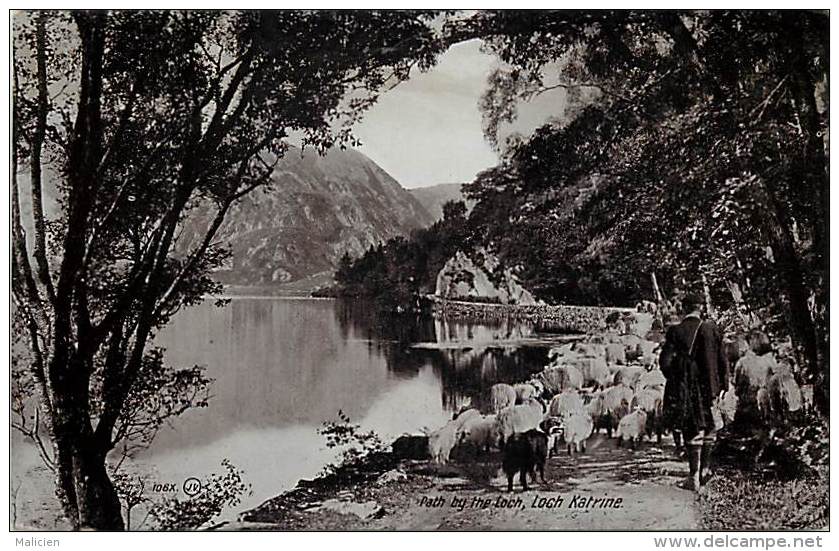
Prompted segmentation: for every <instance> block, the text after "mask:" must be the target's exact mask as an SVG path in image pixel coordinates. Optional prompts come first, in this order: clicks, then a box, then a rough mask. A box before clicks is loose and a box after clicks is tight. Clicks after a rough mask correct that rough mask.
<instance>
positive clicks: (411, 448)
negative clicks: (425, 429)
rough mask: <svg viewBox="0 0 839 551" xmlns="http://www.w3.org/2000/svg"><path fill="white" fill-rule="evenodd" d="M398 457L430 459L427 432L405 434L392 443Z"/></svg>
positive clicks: (394, 453) (395, 455)
mask: <svg viewBox="0 0 839 551" xmlns="http://www.w3.org/2000/svg"><path fill="white" fill-rule="evenodd" d="M391 449H392V450H393V455H394V457H396V458H397V459H428V458H430V457H431V456H430V455H429V454H428V436H427V435H425V434H404V435H402V436H400V437H399V438H397V439H396V440H395V441H394V442H393V444H392V445H391Z"/></svg>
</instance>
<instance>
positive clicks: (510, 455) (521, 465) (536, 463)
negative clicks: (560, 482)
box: [501, 429, 548, 492]
mask: <svg viewBox="0 0 839 551" xmlns="http://www.w3.org/2000/svg"><path fill="white" fill-rule="evenodd" d="M547 458H548V435H547V434H545V433H544V432H542V431H540V430H536V429H532V430H529V431H527V432H523V433H516V434H514V435H512V436H511V437H510V438H509V439H508V440H507V443H506V445H505V446H504V461H503V463H502V465H501V468H502V469H503V470H504V474H506V475H507V491H509V492H512V491H513V477H514V476H515V474H516V473H517V472H518V473H521V486H522V489H523V490H524V491H527V473H530V474H531V476H532V477H533V480H534V481H535V480H536V467H539V474H540V476H541V479H542V482H545V461H547Z"/></svg>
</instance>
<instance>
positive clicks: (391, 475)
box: [376, 469, 408, 486]
mask: <svg viewBox="0 0 839 551" xmlns="http://www.w3.org/2000/svg"><path fill="white" fill-rule="evenodd" d="M406 478H408V475H406V474H405V473H403V472H402V471H400V470H399V469H393V470H390V471H388V472H386V473H384V474H383V475H382V476H380V477H379V479H378V480H376V484H378V485H379V486H382V485H384V484H388V483H389V482H398V481H400V480H405V479H406Z"/></svg>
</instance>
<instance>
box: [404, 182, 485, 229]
mask: <svg viewBox="0 0 839 551" xmlns="http://www.w3.org/2000/svg"><path fill="white" fill-rule="evenodd" d="M462 187H463V184H438V185H436V186H428V187H419V188H414V189H410V190H408V191H410V192H411V195H413V196H414V198H416V200H417V201H419V202H420V204H422V206H423V207H425V210H427V211H428V213H429V214H430V215H431V216H432V217H433V219H434V221H435V222H436V221H437V220H441V219H442V218H443V205H445V204H446V203H448V202H449V201H462V200H464V199H465V198H464V197H463V194H462V193H461V191H460V190H461V188H462ZM466 206H467V207H468V208H471V206H472V205H471V202H467V205H466Z"/></svg>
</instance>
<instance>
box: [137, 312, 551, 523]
mask: <svg viewBox="0 0 839 551" xmlns="http://www.w3.org/2000/svg"><path fill="white" fill-rule="evenodd" d="M558 340H560V337H558V336H555V335H543V334H540V333H538V332H537V331H536V330H535V329H534V328H532V327H530V326H527V325H521V324H516V325H515V326H509V325H506V324H497V325H494V326H490V325H479V324H468V323H457V322H446V321H441V320H434V319H432V318H431V317H430V316H418V315H414V314H410V315H397V314H391V315H382V314H376V313H375V310H374V309H372V308H371V307H369V306H368V305H365V304H362V303H347V302H340V301H333V300H316V299H288V298H282V299H277V298H271V299H259V298H239V299H234V300H232V301H231V302H230V304H228V305H227V306H225V307H223V308H218V307H215V306H213V304H212V303H211V302H210V301H208V302H205V303H204V304H202V305H200V306H197V307H194V308H190V309H187V310H185V311H183V312H181V313H179V314H178V315H177V317H176V318H175V319H174V320H173V322H172V324H171V325H170V326H168V327H167V328H166V329H165V330H164V331H163V332H161V334H160V335H158V336H157V338H156V342H155V344H156V345H158V346H163V347H165V348H166V353H165V357H166V360H167V362H168V363H169V364H171V365H173V366H176V367H189V366H192V365H196V364H197V365H201V366H205V367H206V371H207V374H208V376H210V377H212V378H213V379H214V380H215V382H214V383H213V386H212V398H211V399H210V404H209V407H207V408H201V409H196V410H191V411H189V412H187V413H186V414H184V415H183V416H182V417H180V418H178V419H177V420H175V421H174V423H173V424H172V426H171V427H164V428H163V429H162V430H161V432H160V433H159V434H158V436H157V438H156V439H155V441H154V443H153V445H152V447H151V448H150V449H149V450H147V451H146V452H144V453H143V454H142V455H141V456H140V457H138V458H137V461H136V463H137V464H138V465H137V466H138V467H140V468H142V469H144V470H150V471H152V472H153V473H154V477H155V478H157V479H158V480H159V481H160V482H174V483H176V484H177V485H178V487H180V486H181V484H182V482H183V480H185V479H186V478H188V477H192V476H195V477H198V478H202V477H204V476H206V475H207V474H210V473H213V472H216V473H220V472H222V467H221V460H222V459H224V458H228V459H230V460H231V461H232V462H233V464H234V465H236V467H238V468H239V469H242V470H243V471H244V472H245V477H246V480H247V482H249V483H250V484H251V485H252V486H253V495H252V496H249V497H247V498H246V499H245V500H244V501H243V503H242V504H241V505H239V506H237V507H236V508H235V509H232V510H231V511H228V512H227V515H226V516H227V517H228V518H229V517H231V516H235V514H236V513H238V512H239V511H242V510H245V509H248V508H251V507H253V506H255V505H258V504H259V503H262V502H263V501H265V500H266V499H269V498H271V497H273V496H276V495H277V494H279V493H280V492H281V491H282V490H284V489H288V488H291V487H293V486H294V485H295V484H296V482H297V481H298V480H299V479H301V478H311V477H314V476H316V475H317V474H318V473H319V472H320V471H321V469H322V468H323V466H324V465H325V464H326V463H327V462H329V461H331V460H333V459H334V457H335V451H334V450H331V449H328V448H327V447H326V446H325V440H324V437H323V436H321V435H319V434H318V433H317V429H318V428H319V427H320V426H321V425H322V423H323V422H324V421H326V420H336V418H337V416H336V413H337V412H338V410H342V411H344V412H345V413H346V414H347V415H348V416H349V417H350V419H351V420H352V421H353V422H354V423H358V424H360V425H361V426H362V429H364V430H374V431H376V433H377V434H379V435H380V436H381V437H382V438H383V439H384V440H385V441H386V442H389V441H392V440H393V439H394V438H396V437H397V436H399V435H400V434H403V433H405V432H417V431H418V430H420V429H422V428H423V427H427V428H430V429H435V428H437V427H439V426H441V425H442V424H444V423H445V422H446V421H447V420H448V419H451V415H452V412H453V411H455V410H457V409H458V408H459V407H461V406H462V405H463V404H466V403H468V402H470V401H471V402H472V403H473V404H480V403H481V399H482V397H483V396H485V395H486V394H487V392H486V390H487V389H488V387H489V386H491V385H492V384H494V383H495V382H498V381H501V380H503V381H516V380H523V379H526V378H527V376H528V375H529V374H530V373H531V372H535V371H539V370H540V369H541V368H542V366H544V365H545V363H546V361H547V351H548V348H549V346H551V345H552V344H556V342H557V341H558Z"/></svg>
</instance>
